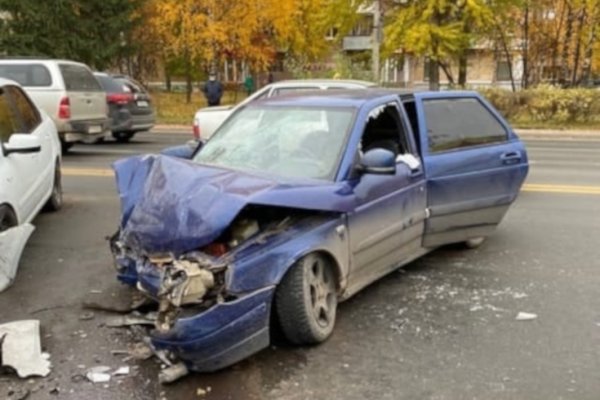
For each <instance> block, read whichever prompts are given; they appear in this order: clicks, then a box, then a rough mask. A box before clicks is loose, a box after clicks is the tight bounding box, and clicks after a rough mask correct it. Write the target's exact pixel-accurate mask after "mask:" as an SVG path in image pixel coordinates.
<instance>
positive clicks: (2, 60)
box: [0, 56, 87, 66]
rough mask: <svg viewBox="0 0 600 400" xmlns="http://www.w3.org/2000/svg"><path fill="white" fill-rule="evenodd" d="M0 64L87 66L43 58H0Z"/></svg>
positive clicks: (75, 62) (71, 61)
mask: <svg viewBox="0 0 600 400" xmlns="http://www.w3.org/2000/svg"><path fill="white" fill-rule="evenodd" d="M0 63H1V64H23V63H27V64H30V63H39V64H48V63H61V64H76V65H84V66H87V65H86V64H85V63H83V62H79V61H73V60H63V59H58V58H43V57H7V56H0Z"/></svg>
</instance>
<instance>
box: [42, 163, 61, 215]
mask: <svg viewBox="0 0 600 400" xmlns="http://www.w3.org/2000/svg"><path fill="white" fill-rule="evenodd" d="M62 205H63V190H62V174H61V172H60V163H59V162H58V161H57V162H56V166H55V167H54V183H53V184H52V194H51V195H50V198H49V199H48V202H46V206H45V209H46V210H48V211H58V210H60V209H61V207H62Z"/></svg>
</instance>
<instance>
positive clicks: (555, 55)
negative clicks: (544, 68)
mask: <svg viewBox="0 0 600 400" xmlns="http://www.w3.org/2000/svg"><path fill="white" fill-rule="evenodd" d="M566 1H567V0H564V1H563V3H565V4H566ZM565 11H566V6H563V7H562V11H561V13H560V20H559V22H558V28H557V29H556V35H555V36H554V39H553V42H552V78H551V79H552V84H556V81H557V80H558V79H559V76H558V74H557V71H556V67H557V66H558V48H559V45H560V35H561V33H562V27H563V24H564V22H565Z"/></svg>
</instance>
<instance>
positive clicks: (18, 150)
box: [0, 78, 62, 291]
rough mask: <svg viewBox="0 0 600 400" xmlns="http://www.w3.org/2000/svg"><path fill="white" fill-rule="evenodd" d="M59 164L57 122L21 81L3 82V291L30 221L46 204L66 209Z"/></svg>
mask: <svg viewBox="0 0 600 400" xmlns="http://www.w3.org/2000/svg"><path fill="white" fill-rule="evenodd" d="M60 164H61V146H60V141H59V138H58V134H57V132H56V126H55V125H54V122H53V121H52V119H51V118H50V117H48V115H47V114H46V113H44V112H43V111H40V110H39V109H38V108H37V107H36V106H35V104H34V103H33V102H32V101H31V99H30V98H29V97H28V96H27V94H25V92H24V91H23V89H22V88H21V86H19V84H18V83H16V82H13V81H9V80H6V79H1V78H0V291H1V290H2V289H3V288H4V287H5V286H7V285H8V284H10V283H11V281H12V278H13V277H14V273H15V271H16V262H17V261H18V257H16V256H15V253H18V254H20V252H21V251H22V246H24V241H26V240H27V237H29V234H30V233H31V231H32V230H33V228H32V227H31V225H30V224H29V223H30V222H31V220H33V218H34V217H35V216H36V215H37V213H38V212H39V211H40V210H41V209H42V208H44V206H46V208H47V209H48V210H52V211H56V210H58V209H60V207H61V206H62V185H61V173H60ZM11 232H14V233H11ZM24 237H25V239H23V238H24ZM21 242H22V243H21ZM15 258H17V261H15ZM11 275H12V276H11ZM3 286H4V287H3Z"/></svg>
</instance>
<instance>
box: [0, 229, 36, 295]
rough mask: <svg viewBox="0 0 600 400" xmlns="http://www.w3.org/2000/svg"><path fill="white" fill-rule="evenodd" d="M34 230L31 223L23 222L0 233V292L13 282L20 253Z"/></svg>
mask: <svg viewBox="0 0 600 400" xmlns="http://www.w3.org/2000/svg"><path fill="white" fill-rule="evenodd" d="M34 230H35V228H34V226H33V225H31V224H23V225H19V226H17V227H15V228H11V229H8V230H6V231H4V232H2V233H0V292H2V291H3V290H5V289H6V288H7V287H9V286H10V285H12V283H13V282H14V280H15V276H16V275H17V268H18V267H19V260H20V259H21V254H22V253H23V249H24V248H25V244H26V243H27V240H29V237H30V236H31V234H32V233H33V231H34Z"/></svg>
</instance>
